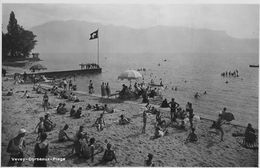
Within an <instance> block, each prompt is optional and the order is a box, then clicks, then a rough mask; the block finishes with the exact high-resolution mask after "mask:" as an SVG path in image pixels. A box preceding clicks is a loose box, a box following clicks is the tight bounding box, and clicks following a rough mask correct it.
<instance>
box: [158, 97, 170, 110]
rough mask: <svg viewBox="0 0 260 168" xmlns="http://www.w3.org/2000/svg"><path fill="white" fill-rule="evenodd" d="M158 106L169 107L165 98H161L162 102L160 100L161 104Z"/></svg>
mask: <svg viewBox="0 0 260 168" xmlns="http://www.w3.org/2000/svg"><path fill="white" fill-rule="evenodd" d="M160 107H162V108H166V107H169V103H168V101H167V99H164V100H163V102H162V104H161V106H160Z"/></svg>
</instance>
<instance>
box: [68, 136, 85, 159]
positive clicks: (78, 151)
mask: <svg viewBox="0 0 260 168" xmlns="http://www.w3.org/2000/svg"><path fill="white" fill-rule="evenodd" d="M83 144H84V136H83V135H82V134H79V135H78V136H77V139H75V140H74V144H73V147H72V151H71V154H73V153H74V151H75V155H76V156H77V157H81V156H82V147H83Z"/></svg>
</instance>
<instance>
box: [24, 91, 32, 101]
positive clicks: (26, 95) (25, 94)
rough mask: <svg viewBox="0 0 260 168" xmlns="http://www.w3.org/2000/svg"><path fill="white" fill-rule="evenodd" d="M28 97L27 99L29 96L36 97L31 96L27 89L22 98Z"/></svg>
mask: <svg viewBox="0 0 260 168" xmlns="http://www.w3.org/2000/svg"><path fill="white" fill-rule="evenodd" d="M24 97H25V98H27V99H29V98H34V97H31V96H30V95H29V93H28V90H26V91H25V93H24V95H23V96H22V98H24Z"/></svg>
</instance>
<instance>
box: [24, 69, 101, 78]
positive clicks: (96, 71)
mask: <svg viewBox="0 0 260 168" xmlns="http://www.w3.org/2000/svg"><path fill="white" fill-rule="evenodd" d="M101 72H102V68H93V69H79V70H66V71H47V72H36V73H30V74H28V75H33V74H35V75H44V76H46V77H54V76H74V75H82V74H99V73H101Z"/></svg>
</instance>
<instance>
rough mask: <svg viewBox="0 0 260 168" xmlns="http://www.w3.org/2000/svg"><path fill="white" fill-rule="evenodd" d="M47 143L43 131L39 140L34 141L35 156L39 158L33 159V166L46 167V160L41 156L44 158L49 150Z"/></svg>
mask: <svg viewBox="0 0 260 168" xmlns="http://www.w3.org/2000/svg"><path fill="white" fill-rule="evenodd" d="M48 148H49V143H48V141H47V134H46V133H45V132H44V133H42V134H41V137H40V142H38V143H36V145H35V147H34V154H35V158H38V159H41V160H35V161H34V164H33V166H34V167H47V161H46V160H44V159H43V158H46V156H47V154H48V151H49V149H48Z"/></svg>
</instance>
